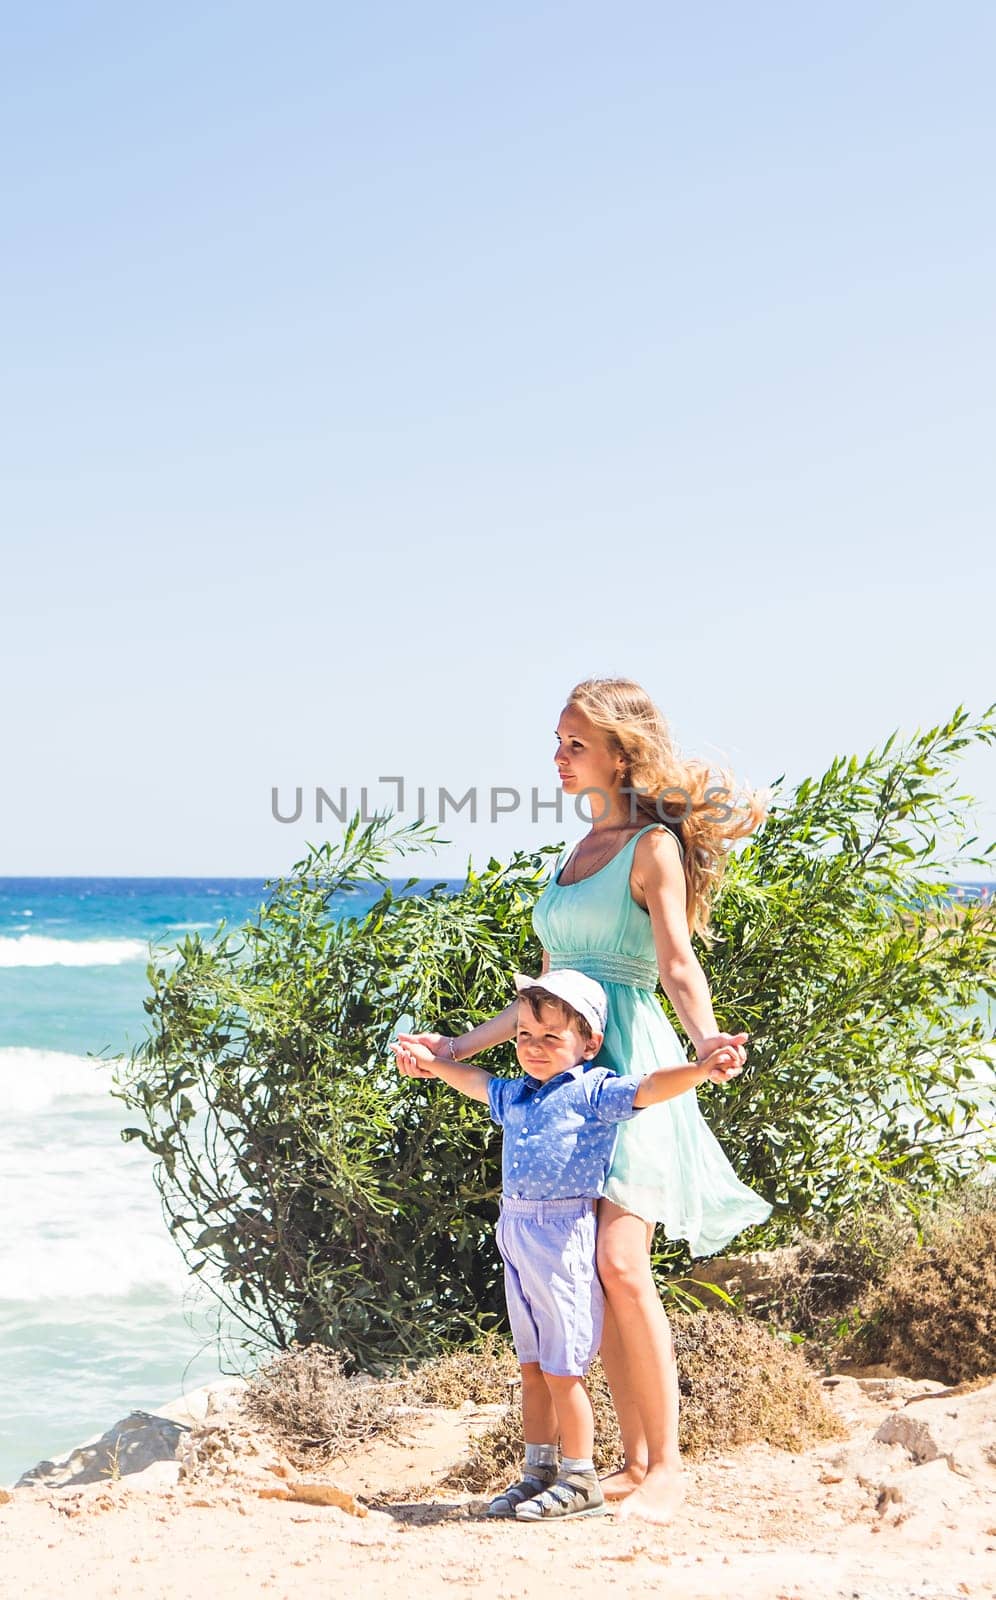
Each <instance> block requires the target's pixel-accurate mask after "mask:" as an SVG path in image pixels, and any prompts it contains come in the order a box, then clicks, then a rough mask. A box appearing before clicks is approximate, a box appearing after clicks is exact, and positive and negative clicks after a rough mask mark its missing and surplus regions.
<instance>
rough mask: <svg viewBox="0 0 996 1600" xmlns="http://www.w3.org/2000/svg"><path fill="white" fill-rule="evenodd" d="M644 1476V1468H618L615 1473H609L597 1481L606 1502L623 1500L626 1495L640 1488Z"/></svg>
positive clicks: (645, 1471) (645, 1472)
mask: <svg viewBox="0 0 996 1600" xmlns="http://www.w3.org/2000/svg"><path fill="white" fill-rule="evenodd" d="M646 1475H647V1469H646V1467H637V1466H632V1467H620V1468H619V1469H618V1471H617V1472H610V1473H609V1475H608V1477H605V1478H600V1479H599V1484H600V1486H601V1490H602V1494H603V1495H604V1496H605V1498H606V1500H625V1498H626V1496H627V1495H628V1494H632V1493H633V1491H634V1490H635V1489H638V1488H639V1487H640V1485H641V1483H642V1482H643V1480H644V1478H645V1477H646Z"/></svg>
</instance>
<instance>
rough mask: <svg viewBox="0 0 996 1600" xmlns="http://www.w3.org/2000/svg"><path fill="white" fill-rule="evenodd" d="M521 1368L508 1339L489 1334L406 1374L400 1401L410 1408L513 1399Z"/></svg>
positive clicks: (490, 1403) (491, 1403)
mask: <svg viewBox="0 0 996 1600" xmlns="http://www.w3.org/2000/svg"><path fill="white" fill-rule="evenodd" d="M518 1376H519V1365H518V1362H517V1361H516V1359H515V1351H514V1350H513V1348H512V1346H511V1344H510V1343H509V1341H508V1339H503V1338H502V1337H501V1336H500V1335H499V1334H496V1333H487V1334H485V1335H484V1337H483V1338H482V1339H480V1340H479V1341H478V1342H477V1343H476V1344H473V1345H468V1346H466V1347H465V1348H463V1349H460V1350H452V1351H450V1352H449V1353H448V1354H447V1355H443V1356H436V1357H434V1358H433V1360H431V1361H426V1362H425V1363H424V1364H423V1365H422V1366H420V1367H416V1368H415V1370H414V1371H413V1372H410V1373H408V1374H406V1376H405V1378H404V1379H403V1381H402V1383H401V1385H400V1392H399V1398H400V1399H401V1400H403V1401H404V1402H405V1403H406V1404H408V1405H422V1406H451V1407H453V1409H454V1410H455V1409H456V1408H457V1407H458V1406H460V1405H462V1403H463V1402H464V1401H465V1400H471V1401H473V1403H474V1404H475V1405H479V1406H486V1405H494V1404H495V1403H497V1402H500V1401H502V1400H507V1399H508V1397H509V1384H510V1383H511V1382H514V1381H516V1380H517V1379H518Z"/></svg>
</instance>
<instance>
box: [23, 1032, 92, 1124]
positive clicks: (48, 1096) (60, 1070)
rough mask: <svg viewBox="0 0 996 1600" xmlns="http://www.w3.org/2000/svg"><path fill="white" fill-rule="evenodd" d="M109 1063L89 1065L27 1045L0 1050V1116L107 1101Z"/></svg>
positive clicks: (83, 1059) (60, 1052)
mask: <svg viewBox="0 0 996 1600" xmlns="http://www.w3.org/2000/svg"><path fill="white" fill-rule="evenodd" d="M112 1066H113V1062H111V1061H110V1060H108V1061H104V1060H100V1061H91V1060H89V1059H88V1058H87V1057H86V1056H74V1055H70V1054H69V1052H68V1051H65V1050H36V1049H33V1048H32V1047H31V1046H29V1045H16V1044H12V1045H4V1046H3V1047H2V1048H0V1114H9V1115H15V1116H16V1115H18V1114H21V1113H24V1112H28V1111H31V1112H34V1111H45V1110H47V1109H48V1108H49V1107H51V1106H54V1105H55V1103H56V1101H58V1100H67V1099H72V1100H77V1099H81V1098H82V1099H88V1100H90V1099H99V1100H103V1099H106V1098H107V1093H108V1090H109V1088H110V1084H111V1068H112Z"/></svg>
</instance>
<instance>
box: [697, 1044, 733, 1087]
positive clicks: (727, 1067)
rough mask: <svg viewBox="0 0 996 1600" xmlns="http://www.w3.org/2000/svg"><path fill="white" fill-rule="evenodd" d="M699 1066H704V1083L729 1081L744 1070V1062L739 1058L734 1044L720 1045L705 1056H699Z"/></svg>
mask: <svg viewBox="0 0 996 1600" xmlns="http://www.w3.org/2000/svg"><path fill="white" fill-rule="evenodd" d="M697 1064H698V1066H700V1067H701V1068H702V1072H703V1079H702V1081H703V1083H705V1082H706V1081H707V1080H708V1082H710V1083H729V1082H730V1079H731V1078H736V1077H738V1076H739V1074H740V1073H741V1072H742V1071H743V1063H742V1062H741V1060H740V1059H739V1056H738V1053H737V1050H736V1047H735V1046H734V1045H725V1044H724V1045H720V1047H719V1049H718V1050H713V1051H711V1052H710V1053H709V1055H707V1056H705V1057H701V1056H700V1057H699V1060H698V1063H697Z"/></svg>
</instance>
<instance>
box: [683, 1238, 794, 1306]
mask: <svg viewBox="0 0 996 1600" xmlns="http://www.w3.org/2000/svg"><path fill="white" fill-rule="evenodd" d="M799 1255H800V1249H799V1246H798V1245H786V1246H784V1247H783V1248H782V1249H780V1250H752V1251H750V1252H749V1253H748V1254H746V1255H742V1256H713V1258H712V1260H710V1261H702V1262H699V1263H698V1264H697V1265H696V1266H694V1267H693V1268H692V1270H691V1271H690V1272H689V1273H687V1274H686V1276H685V1277H684V1278H682V1280H681V1281H682V1282H683V1283H692V1284H702V1285H703V1286H704V1287H706V1286H708V1285H709V1284H713V1285H715V1286H716V1288H719V1289H723V1290H724V1291H725V1292H726V1293H727V1294H729V1295H742V1296H743V1299H744V1302H745V1304H746V1305H747V1307H748V1308H749V1307H751V1306H753V1305H755V1304H756V1303H757V1302H758V1301H763V1300H766V1299H768V1298H769V1297H770V1295H771V1294H772V1292H773V1290H774V1288H775V1283H776V1277H777V1273H778V1270H779V1268H780V1269H781V1270H782V1271H784V1269H785V1267H786V1265H788V1266H790V1267H791V1266H794V1265H795V1263H796V1262H797V1261H798V1258H799ZM699 1299H700V1300H701V1301H702V1304H703V1308H704V1309H705V1310H707V1311H709V1310H722V1309H723V1308H724V1307H725V1304H726V1302H725V1301H724V1300H722V1299H721V1298H720V1296H719V1295H715V1294H709V1293H708V1292H706V1293H705V1294H702V1295H700V1296H699Z"/></svg>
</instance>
